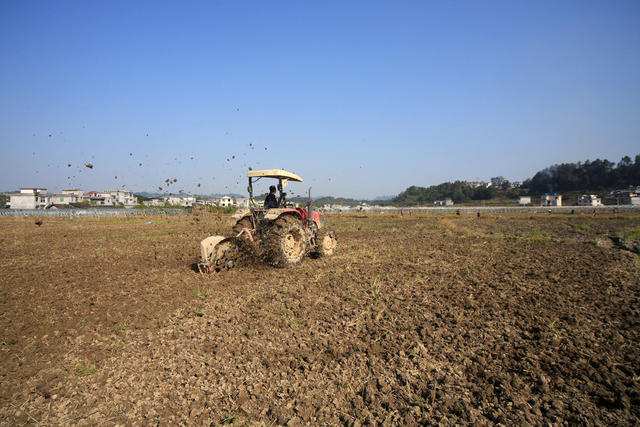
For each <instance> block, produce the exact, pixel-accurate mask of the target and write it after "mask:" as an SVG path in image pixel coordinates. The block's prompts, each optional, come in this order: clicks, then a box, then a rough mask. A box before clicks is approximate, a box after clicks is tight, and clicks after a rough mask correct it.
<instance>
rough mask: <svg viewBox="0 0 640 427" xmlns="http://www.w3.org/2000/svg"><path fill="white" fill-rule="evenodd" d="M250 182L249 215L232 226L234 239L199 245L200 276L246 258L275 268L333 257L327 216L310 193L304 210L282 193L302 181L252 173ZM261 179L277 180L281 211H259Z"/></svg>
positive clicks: (285, 174)
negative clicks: (257, 195) (257, 194)
mask: <svg viewBox="0 0 640 427" xmlns="http://www.w3.org/2000/svg"><path fill="white" fill-rule="evenodd" d="M247 177H248V178H249V187H248V191H249V203H250V209H249V212H248V213H247V214H246V215H245V216H243V217H242V218H240V219H239V220H238V222H237V223H236V224H235V225H234V226H233V236H232V237H226V238H225V237H223V236H211V237H207V238H206V239H204V240H203V241H202V242H201V243H200V250H201V257H202V261H201V262H200V263H199V264H198V268H199V270H200V271H201V272H209V273H211V272H214V271H220V270H223V269H230V268H233V266H234V265H235V264H237V262H238V261H239V260H240V259H242V258H243V257H245V256H248V255H250V256H254V257H258V258H261V259H262V260H264V261H265V262H267V263H269V264H271V265H273V266H276V267H286V266H287V265H289V264H297V263H299V262H300V261H302V259H303V258H304V257H305V255H310V256H313V257H319V256H327V255H332V254H333V253H334V251H335V250H336V247H337V240H336V236H335V233H334V232H333V231H330V230H327V229H326V227H325V220H324V214H323V213H322V212H318V211H314V210H313V205H312V203H311V190H309V199H308V202H307V206H306V207H305V208H301V207H296V206H295V205H293V204H292V203H289V202H287V200H286V195H287V193H285V192H284V191H283V190H284V188H285V187H286V186H287V184H288V182H289V181H295V182H302V178H300V177H299V176H298V175H295V174H293V173H291V172H287V171H284V170H280V169H272V170H262V171H252V172H249V173H248V174H247ZM262 178H275V179H277V180H278V185H277V190H278V193H279V197H278V207H277V208H272V209H266V208H263V207H259V206H258V205H257V203H256V202H255V201H254V199H253V184H254V183H255V182H256V181H258V180H260V179H262Z"/></svg>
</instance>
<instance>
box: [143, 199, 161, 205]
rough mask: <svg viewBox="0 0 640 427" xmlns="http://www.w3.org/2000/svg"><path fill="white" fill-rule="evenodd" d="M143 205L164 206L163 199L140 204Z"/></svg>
mask: <svg viewBox="0 0 640 427" xmlns="http://www.w3.org/2000/svg"><path fill="white" fill-rule="evenodd" d="M142 204H143V205H145V206H164V200H163V199H149V200H145V201H144V202H142Z"/></svg>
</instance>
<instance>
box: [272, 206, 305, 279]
mask: <svg viewBox="0 0 640 427" xmlns="http://www.w3.org/2000/svg"><path fill="white" fill-rule="evenodd" d="M263 245H264V256H265V260H266V261H267V262H268V263H269V264H272V265H274V266H276V267H286V266H287V265H289V264H297V263H299V262H300V261H302V258H304V256H305V253H306V251H307V244H306V241H305V235H304V229H303V228H302V224H301V222H300V221H299V220H296V219H295V218H288V217H287V216H284V217H280V218H278V219H276V220H275V221H274V222H273V224H271V226H270V227H269V230H268V231H267V233H266V235H265V238H264V242H263Z"/></svg>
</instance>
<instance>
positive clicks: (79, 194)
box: [61, 188, 84, 202]
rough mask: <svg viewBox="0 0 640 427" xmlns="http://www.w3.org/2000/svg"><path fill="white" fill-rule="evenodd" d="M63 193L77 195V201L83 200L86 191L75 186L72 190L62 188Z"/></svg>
mask: <svg viewBox="0 0 640 427" xmlns="http://www.w3.org/2000/svg"><path fill="white" fill-rule="evenodd" d="M61 193H62V194H64V195H65V196H66V195H70V196H76V199H77V201H79V202H80V201H82V199H83V198H84V193H83V192H82V190H80V189H77V188H74V189H71V190H62V191H61Z"/></svg>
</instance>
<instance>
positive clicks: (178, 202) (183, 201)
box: [164, 196, 196, 207]
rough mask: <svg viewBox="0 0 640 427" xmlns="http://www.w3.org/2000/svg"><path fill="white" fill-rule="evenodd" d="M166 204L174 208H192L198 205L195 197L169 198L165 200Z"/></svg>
mask: <svg viewBox="0 0 640 427" xmlns="http://www.w3.org/2000/svg"><path fill="white" fill-rule="evenodd" d="M164 201H165V204H169V205H174V206H183V207H191V206H193V205H194V204H195V203H196V198H195V197H193V196H185V197H178V196H169V197H165V198H164Z"/></svg>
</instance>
